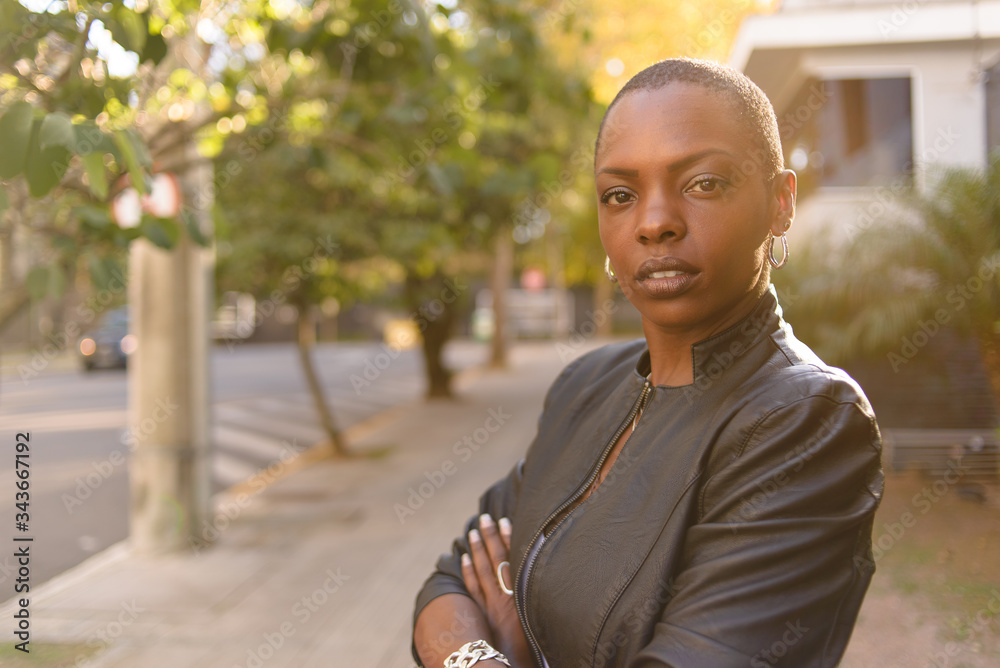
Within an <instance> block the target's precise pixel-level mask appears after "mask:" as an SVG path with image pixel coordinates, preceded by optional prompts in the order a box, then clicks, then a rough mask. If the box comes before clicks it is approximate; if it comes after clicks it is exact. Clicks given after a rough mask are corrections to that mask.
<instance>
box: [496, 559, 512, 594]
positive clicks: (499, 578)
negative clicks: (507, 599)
mask: <svg viewBox="0 0 1000 668" xmlns="http://www.w3.org/2000/svg"><path fill="white" fill-rule="evenodd" d="M504 566H506V567H507V572H508V573H509V572H510V562H509V561H501V562H500V563H499V564H497V582H499V583H500V591H502V592H503V593H505V594H507V595H508V596H513V595H514V590H513V589H511V588H510V587H508V586H507V585H506V584H505V583H504V581H503V573H501V572H500V570H501V569H502V568H503V567H504Z"/></svg>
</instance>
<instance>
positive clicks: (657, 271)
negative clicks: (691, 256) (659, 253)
mask: <svg viewBox="0 0 1000 668" xmlns="http://www.w3.org/2000/svg"><path fill="white" fill-rule="evenodd" d="M697 273H698V269H697V267H695V266H694V265H692V264H690V263H688V262H685V261H684V260H682V259H680V258H679V257H657V258H650V259H648V260H646V261H645V262H643V263H642V264H641V265H639V270H638V271H637V272H636V273H635V278H636V280H637V281H644V280H646V279H647V278H653V279H658V278H672V277H675V276H680V275H681V274H697Z"/></svg>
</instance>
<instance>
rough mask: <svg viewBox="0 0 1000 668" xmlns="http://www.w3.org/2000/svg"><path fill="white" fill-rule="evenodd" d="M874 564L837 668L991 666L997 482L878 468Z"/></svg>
mask: <svg viewBox="0 0 1000 668" xmlns="http://www.w3.org/2000/svg"><path fill="white" fill-rule="evenodd" d="M873 543H874V546H875V550H874V554H875V558H876V559H875V560H876V565H877V571H876V575H875V578H874V579H873V581H872V585H871V589H870V590H869V593H868V596H867V598H866V599H865V603H864V606H863V607H862V609H861V614H860V616H859V619H858V625H857V627H856V628H855V631H854V635H853V637H852V638H851V644H850V646H849V648H848V651H847V654H846V656H845V657H844V660H843V662H842V663H841V668H894V667H897V666H898V667H899V668H997V666H1000V489H998V487H997V485H996V484H995V483H993V484H989V485H985V486H984V485H981V484H978V483H974V482H973V481H971V480H970V479H969V478H968V477H966V476H959V475H957V474H956V473H954V472H950V473H948V474H947V475H945V474H944V473H943V472H939V473H938V474H937V475H933V476H932V475H926V474H920V473H916V472H905V473H896V474H892V473H887V474H886V488H885V496H884V498H883V501H882V506H881V508H880V509H879V514H878V517H877V519H876V522H875V528H874V531H873Z"/></svg>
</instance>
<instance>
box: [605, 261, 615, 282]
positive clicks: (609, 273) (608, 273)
mask: <svg viewBox="0 0 1000 668" xmlns="http://www.w3.org/2000/svg"><path fill="white" fill-rule="evenodd" d="M604 275H605V276H607V277H608V280H609V281H611V282H612V283H617V282H618V277H617V276H615V270H614V269H612V268H611V258H610V257H608V256H607V255H605V256H604Z"/></svg>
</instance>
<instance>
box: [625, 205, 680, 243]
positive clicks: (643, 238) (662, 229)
mask: <svg viewBox="0 0 1000 668" xmlns="http://www.w3.org/2000/svg"><path fill="white" fill-rule="evenodd" d="M638 213H639V216H638V219H639V222H638V225H636V228H635V237H636V240H637V241H638V242H639V243H642V244H650V243H653V244H656V243H662V242H664V241H668V240H674V241H679V240H680V239H683V238H684V235H686V234H687V224H686V223H685V221H684V216H683V214H682V212H681V210H680V207H679V206H678V204H677V203H675V202H672V201H671V200H670V197H669V196H668V195H666V194H662V195H652V196H647V197H646V201H645V202H640V206H639V212H638Z"/></svg>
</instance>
